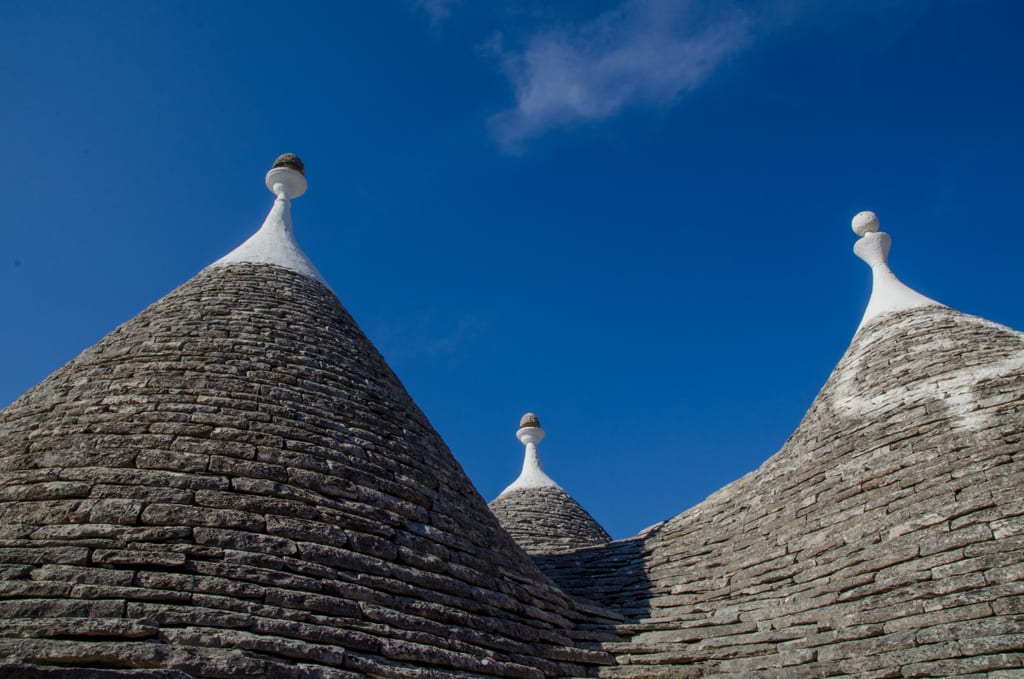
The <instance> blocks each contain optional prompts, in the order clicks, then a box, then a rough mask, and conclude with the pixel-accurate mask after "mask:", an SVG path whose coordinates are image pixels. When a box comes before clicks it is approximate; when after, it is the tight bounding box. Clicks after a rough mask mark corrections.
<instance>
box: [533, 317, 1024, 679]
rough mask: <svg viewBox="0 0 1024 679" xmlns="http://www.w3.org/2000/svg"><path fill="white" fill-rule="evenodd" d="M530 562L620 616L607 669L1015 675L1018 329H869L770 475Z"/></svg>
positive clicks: (1021, 438)
mask: <svg viewBox="0 0 1024 679" xmlns="http://www.w3.org/2000/svg"><path fill="white" fill-rule="evenodd" d="M538 563H539V564H540V565H541V567H542V568H543V570H545V572H547V573H548V574H549V575H550V576H551V577H552V578H553V579H554V580H555V581H556V582H557V583H559V584H560V585H561V586H562V587H563V588H564V589H565V590H566V591H568V592H570V593H572V594H574V595H576V596H579V597H582V598H586V599H588V600H591V601H593V602H596V603H599V604H601V605H604V606H607V607H609V608H611V609H613V610H615V611H617V612H619V613H620V614H622V615H623V616H624V617H626V618H627V621H628V622H627V624H626V625H623V626H620V627H619V628H618V631H619V633H620V634H622V636H623V638H622V639H621V640H619V641H616V642H612V643H606V644H604V645H603V646H602V647H603V648H604V649H605V650H608V651H609V652H612V653H614V654H615V655H616V657H617V661H618V664H617V665H616V666H614V667H609V668H605V669H603V670H601V672H600V674H601V675H602V676H609V677H698V676H744V677H826V676H856V677H932V676H979V677H980V676H988V675H987V673H997V674H994V675H991V676H999V674H998V673H999V672H1005V673H1007V674H1005V675H1004V676H1018V675H1019V674H1020V673H1022V672H1024V669H1021V668H1024V336H1022V335H1021V334H1020V333H1017V332H1014V331H1011V330H1009V329H1007V328H1004V327H1001V326H997V325H995V324H992V323H989V322H987V321H984V320H981V319H978V318H974V317H970V316H966V315H964V314H961V313H959V312H956V311H952V310H949V309H946V308H943V307H938V306H930V307H926V308H919V309H913V310H909V311H902V312H897V313H893V314H889V315H886V316H882V317H880V318H878V319H875V320H874V321H873V322H870V323H868V325H866V326H865V327H864V328H863V329H862V330H861V331H860V333H858V335H857V337H856V338H855V340H854V342H853V345H852V346H851V347H850V349H849V350H848V352H847V353H846V355H845V356H844V357H843V359H842V361H841V362H840V363H839V365H838V367H837V368H836V370H835V372H834V373H833V375H832V376H831V378H830V379H829V380H828V382H827V383H826V385H825V386H824V388H823V389H822V391H821V393H820V394H819V395H818V397H817V399H816V400H815V402H814V405H813V406H812V407H811V409H810V411H809V412H808V413H807V415H806V416H805V417H804V420H803V422H802V423H801V424H800V427H799V428H798V429H797V431H796V432H795V433H794V434H793V436H792V437H791V438H790V439H789V441H787V442H786V444H785V446H784V447H783V448H782V450H781V451H779V452H778V453H777V454H776V455H775V456H773V457H772V458H771V459H769V460H768V461H767V462H766V463H765V464H764V465H763V466H762V467H761V468H760V469H758V470H757V471H755V472H752V473H751V474H749V475H747V476H745V477H744V478H742V479H740V480H739V481H736V482H735V483H733V484H731V485H729V486H727V487H726V488H724V489H722V490H721V491H719V492H718V493H716V494H714V495H712V496H711V497H709V498H708V499H707V500H706V501H704V502H703V503H701V504H700V505H698V506H696V507H694V508H693V509H691V510H689V511H686V512H684V513H683V514H680V515H679V516H678V517H676V518H674V519H672V520H670V521H668V522H666V523H664V524H662V525H660V526H657V527H655V528H653V529H651V530H650V531H649V532H648V533H647V534H645V535H641V536H638V537H637V538H632V539H630V540H626V541H622V542H617V543H612V545H609V546H607V547H599V548H590V549H585V550H578V551H576V552H573V553H570V554H564V555H554V556H551V555H549V556H545V557H541V558H539V559H538ZM1010 673H1013V674H1010Z"/></svg>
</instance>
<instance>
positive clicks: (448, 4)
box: [416, 0, 459, 25]
mask: <svg viewBox="0 0 1024 679" xmlns="http://www.w3.org/2000/svg"><path fill="white" fill-rule="evenodd" d="M458 2H459V0H416V5H417V6H418V7H419V8H420V9H422V10H423V11H424V12H426V13H427V16H429V17H430V23H431V24H434V25H437V24H439V23H440V22H442V21H444V20H445V19H447V18H448V15H449V14H451V12H452V7H453V6H454V5H455V4H457V3H458Z"/></svg>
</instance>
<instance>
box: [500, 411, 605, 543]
mask: <svg viewBox="0 0 1024 679" xmlns="http://www.w3.org/2000/svg"><path fill="white" fill-rule="evenodd" d="M516 436H517V437H518V438H519V440H520V441H522V442H523V444H524V445H525V446H526V453H525V459H524V461H523V471H522V473H521V474H520V475H519V478H517V479H516V480H515V481H514V482H513V483H512V484H511V485H509V486H508V487H507V488H506V489H505V490H504V491H502V492H501V494H500V495H499V496H498V497H496V498H495V499H494V500H492V501H491V503H490V508H491V511H492V512H494V515H495V516H496V517H498V521H499V522H500V523H501V526H502V528H504V529H505V530H506V531H508V534H509V535H511V536H512V538H513V539H514V540H515V541H516V544H518V545H519V546H520V547H522V548H523V549H524V550H526V552H527V553H528V554H533V555H536V554H554V553H559V552H565V551H569V550H573V549H578V548H580V547H588V546H591V545H600V544H603V543H606V542H609V541H611V537H610V536H609V535H608V533H607V532H606V531H605V529H604V528H602V527H601V524H599V523H598V522H597V521H596V520H595V519H594V517H593V516H591V515H590V513H589V512H588V511H587V510H586V509H584V508H583V507H582V505H580V504H579V503H578V502H576V500H574V499H573V497H572V496H571V495H569V494H568V493H567V492H565V491H564V490H562V488H561V487H560V486H559V485H558V484H557V483H555V481H554V480H553V479H552V478H551V477H550V476H548V475H547V474H546V473H545V472H544V470H543V469H542V468H541V465H540V458H539V456H538V454H537V444H538V443H540V441H541V439H543V438H544V430H543V429H541V427H540V421H539V420H538V419H537V416H536V415H534V414H533V413H526V414H525V415H523V417H522V420H521V421H520V427H519V430H518V431H517V432H516Z"/></svg>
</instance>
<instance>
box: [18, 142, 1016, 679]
mask: <svg viewBox="0 0 1024 679" xmlns="http://www.w3.org/2000/svg"><path fill="white" fill-rule="evenodd" d="M303 170H304V168H303V167H302V165H301V161H298V159H297V158H295V157H284V158H282V159H280V160H279V162H278V163H275V168H274V169H272V170H271V172H270V173H268V175H267V184H268V188H270V190H271V191H272V192H273V193H274V194H275V196H276V199H275V202H274V206H273V208H272V209H271V212H270V215H268V217H267V220H266V222H265V223H264V225H263V227H262V228H261V229H260V230H259V232H258V233H257V234H256V235H255V236H253V238H251V239H250V240H249V241H247V242H246V243H245V244H243V245H242V246H241V247H239V248H238V249H236V250H235V251H234V252H233V253H231V254H229V255H228V256H227V257H225V258H223V259H221V260H219V261H218V262H216V263H215V264H214V265H211V266H210V267H208V268H207V269H205V270H204V271H202V272H200V273H199V274H198V275H197V276H196V277H195V278H193V279H192V280H190V281H188V282H186V283H185V284H184V285H182V286H181V287H180V288H178V289H177V290H175V291H173V292H171V293H170V294H169V295H167V296H166V297H164V298H163V299H161V300H159V301H158V302H156V303H155V304H154V305H152V306H151V307H149V308H148V309H146V310H145V311H143V312H142V313H141V314H139V315H138V316H137V317H135V318H134V319H132V320H130V321H128V322H127V323H125V324H124V325H122V326H121V327H119V328H117V329H116V330H114V332H112V333H111V334H110V335H108V336H107V337H105V338H104V339H102V340H101V341H100V342H99V343H98V344H96V345H95V346H93V347H91V348H89V349H87V350H86V351H84V352H83V353H82V354H81V355H79V356H78V357H77V358H75V359H74V360H73V361H71V362H70V363H69V364H67V365H66V366H64V367H63V368H61V369H59V370H58V371H56V372H55V373H54V374H53V375H51V376H50V377H48V378H47V379H46V380H45V381H43V382H42V383H41V384H40V385H38V386H36V387H34V388H33V389H31V390H30V391H29V392H27V393H26V394H25V395H24V396H22V397H21V398H19V399H18V400H17V401H15V402H14V403H13V404H11V405H10V406H9V407H8V408H6V409H4V410H3V411H0V663H2V664H0V675H3V676H22V677H54V676H70V677H96V678H110V679H113V678H114V677H123V676H126V675H127V676H148V677H154V678H155V677H167V678H171V677H174V678H178V677H189V676H204V677H239V676H252V677H264V676H267V677H337V678H345V677H360V676H372V677H470V676H500V677H559V676H609V677H697V676H743V677H820V676H859V677H881V676H966V675H974V676H981V675H983V674H985V673H993V676H999V675H998V673H1000V672H1003V671H1005V672H1007V674H1006V675H1005V676H1010V674H1009V673H1012V672H1015V671H1016V672H1019V671H1020V670H1021V669H1022V668H1024V652H1022V649H1024V570H1022V568H1024V469H1022V465H1024V452H1022V451H1024V336H1022V335H1021V334H1020V333H1018V332H1015V331H1012V330H1009V329H1007V328H1005V327H1002V326H999V325H996V324H994V323H990V322H988V321H984V320H982V319H978V318H975V317H971V316H967V315H965V314H962V313H959V312H957V311H954V310H952V309H948V308H946V307H943V306H941V305H939V304H938V303H936V302H934V301H933V300H930V299H928V298H926V297H923V296H922V295H919V294H918V293H916V292H914V291H913V290H911V289H910V288H908V287H907V286H905V285H903V284H902V283H901V282H900V281H899V280H898V279H896V277H895V275H893V274H892V272H891V270H889V268H888V266H887V264H886V261H885V259H886V255H887V252H888V247H889V242H890V241H889V237H888V236H887V235H885V234H882V233H880V232H878V224H877V219H875V218H874V216H873V215H870V214H867V213H862V214H861V215H858V217H857V218H856V219H855V222H854V228H855V230H856V231H857V232H858V235H861V236H862V238H861V239H860V240H859V241H858V244H857V246H856V248H855V249H856V251H857V254H858V255H860V256H861V257H862V258H864V259H865V261H867V262H868V263H869V265H870V266H871V267H872V271H873V278H874V289H873V293H872V298H871V302H870V303H869V305H868V309H867V311H866V312H865V315H864V318H863V320H862V322H861V327H860V328H859V329H858V332H857V334H856V336H855V337H854V339H853V342H852V344H851V346H850V348H849V350H848V351H847V353H846V355H845V356H844V357H843V358H842V360H841V361H840V362H839V365H838V366H837V367H836V369H835V371H834V372H833V373H832V375H831V377H830V378H829V379H828V381H827V382H826V384H825V386H824V387H823V388H822V390H821V392H820V393H819V394H818V396H817V398H816V399H815V401H814V403H813V404H812V405H811V408H810V410H809V411H808V413H807V415H806V416H805V417H804V419H803V421H802V422H801V423H800V425H799V427H798V428H797V430H796V432H795V433H794V434H793V436H792V437H791V438H790V439H789V440H788V441H787V442H786V444H785V445H784V446H783V448H782V450H780V451H779V452H778V453H776V454H775V455H774V456H772V457H771V458H769V459H768V460H767V461H766V462H765V463H764V464H763V465H762V466H761V468H760V469H758V470H756V471H754V472H752V473H750V474H748V475H747V476H745V477H743V478H741V479H740V480H738V481H736V482H734V483H733V484H730V485H729V486H727V487H726V488H724V489H722V490H721V491H719V492H718V493H716V494H714V495H712V496H711V497H709V498H708V499H707V500H705V501H704V502H702V503H701V504H699V505H697V506H696V507H693V508H691V509H689V510H687V511H685V512H683V513H682V514H680V515H678V516H676V517H675V518H673V519H671V520H669V521H667V522H664V523H662V524H659V525H658V526H655V527H654V528H652V529H648V530H646V531H644V532H643V533H641V534H640V535H637V536H635V537H633V538H629V539H626V540H620V541H616V542H611V543H604V544H592V545H590V546H582V547H576V548H572V549H568V551H562V550H561V548H560V547H559V548H558V549H553V550H548V549H541V550H533V551H535V554H534V556H533V558H532V559H531V558H530V557H529V556H527V554H526V553H525V552H524V551H523V550H521V549H520V548H519V547H518V546H516V544H515V543H514V542H513V540H512V538H511V537H510V536H509V534H508V533H507V532H506V531H505V530H503V529H502V528H501V526H499V524H498V521H497V520H496V518H495V517H494V515H493V514H492V513H491V512H490V511H488V509H487V506H486V505H485V504H484V501H483V500H482V498H480V496H479V495H478V494H477V493H476V491H475V490H474V489H473V487H472V485H471V484H470V483H469V481H468V480H467V479H466V476H465V474H464V473H463V471H462V469H461V467H460V466H459V465H458V463H457V462H456V461H455V460H454V458H453V457H452V456H451V454H450V453H449V451H448V449H447V448H446V447H445V445H444V443H443V442H442V441H441V439H440V437H439V436H438V435H437V434H436V432H434V430H433V429H432V428H431V427H430V425H429V423H428V422H427V421H426V419H425V417H424V416H423V414H422V413H421V412H420V411H419V409H418V408H417V407H416V406H415V404H413V403H412V401H411V399H410V398H409V396H408V395H407V393H406V392H405V390H404V389H403V387H402V385H401V383H400V382H399V381H398V379H397V378H396V377H395V376H394V374H393V373H392V372H391V370H390V369H389V368H388V366H387V365H386V364H385V363H384V361H383V359H382V358H381V356H380V355H379V353H378V352H377V351H376V350H375V349H374V348H373V346H372V345H371V344H370V342H369V341H368V340H367V339H366V337H365V336H364V335H363V334H362V332H360V330H359V328H358V327H357V326H356V324H355V322H354V321H353V320H352V319H351V317H349V315H348V314H347V313H346V312H345V310H344V309H343V308H342V306H341V304H340V303H339V302H338V300H337V298H336V297H335V296H334V294H333V293H332V292H331V291H330V290H329V289H328V288H327V287H326V285H325V284H324V283H323V282H322V279H321V277H320V275H319V274H318V273H317V271H316V269H315V267H313V265H312V264H311V263H310V262H309V259H308V258H307V257H306V256H305V255H304V254H303V253H302V251H301V250H300V249H299V248H298V246H297V245H296V244H295V240H294V236H293V234H292V229H291V216H290V201H291V200H292V199H293V198H296V197H298V196H299V195H301V193H302V192H303V191H304V190H305V187H306V184H305V178H304V177H303ZM524 424H526V425H527V426H526V427H522V428H521V429H520V431H523V429H536V430H537V431H535V432H533V435H531V436H529V437H523V441H524V443H526V444H527V448H528V451H527V458H528V459H527V463H529V461H530V455H529V447H530V445H531V444H530V440H531V439H532V441H533V446H534V449H533V453H534V455H535V454H536V448H535V446H536V443H537V442H538V441H539V440H540V437H539V435H537V432H539V431H540V427H539V422H526V423H524ZM527 433H528V434H529V433H530V432H527ZM527 472H529V473H527ZM545 479H547V480H546V481H545ZM521 480H522V481H523V482H524V483H523V484H521V485H520V486H519V487H518V489H517V487H516V484H513V485H512V486H511V487H510V489H511V493H519V492H530V493H538V492H544V491H547V490H551V489H557V485H556V484H554V482H553V481H550V478H548V477H547V476H546V475H544V474H543V472H542V470H540V467H539V463H538V464H537V466H536V468H535V469H533V468H530V469H527V465H524V475H523V477H521ZM548 482H550V485H549V484H548ZM517 483H518V482H517ZM524 486H525V487H524ZM505 496H506V493H503V494H502V496H499V498H498V500H501V499H502V498H503V497H505ZM496 503H497V500H496ZM595 525H596V524H595ZM520 539H523V538H521V537H520ZM598 542H601V541H598ZM525 546H526V547H527V548H528V549H531V550H532V547H531V545H530V544H526V545H525ZM538 567H539V568H538ZM549 577H550V578H551V579H550V580H549ZM555 583H557V585H556V584H555Z"/></svg>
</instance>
